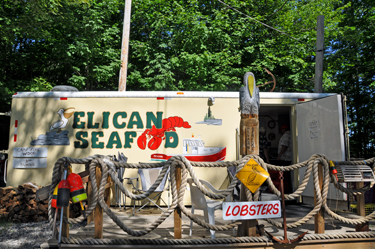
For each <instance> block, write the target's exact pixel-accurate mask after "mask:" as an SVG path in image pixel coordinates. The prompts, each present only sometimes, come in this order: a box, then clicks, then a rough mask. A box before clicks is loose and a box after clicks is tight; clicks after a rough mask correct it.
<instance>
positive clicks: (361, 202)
mask: <svg viewBox="0 0 375 249" xmlns="http://www.w3.org/2000/svg"><path fill="white" fill-rule="evenodd" d="M363 186H364V183H363V182H357V183H356V188H357V189H360V188H362V187H363ZM357 214H358V215H360V216H363V217H365V216H366V207H365V193H363V194H361V195H357ZM355 231H356V232H368V231H370V228H369V225H368V222H366V223H362V224H358V225H355Z"/></svg>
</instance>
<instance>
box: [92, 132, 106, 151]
mask: <svg viewBox="0 0 375 249" xmlns="http://www.w3.org/2000/svg"><path fill="white" fill-rule="evenodd" d="M98 137H104V134H103V132H102V131H98V132H96V131H93V132H92V133H91V147H92V148H93V149H103V148H104V143H103V142H99V143H98V141H99V138H98Z"/></svg>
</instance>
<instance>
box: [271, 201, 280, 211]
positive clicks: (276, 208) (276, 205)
mask: <svg viewBox="0 0 375 249" xmlns="http://www.w3.org/2000/svg"><path fill="white" fill-rule="evenodd" d="M278 207H279V203H276V204H275V205H274V206H273V212H272V213H273V214H278V213H279V208H278ZM275 211H276V213H275Z"/></svg>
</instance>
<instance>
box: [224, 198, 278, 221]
mask: <svg viewBox="0 0 375 249" xmlns="http://www.w3.org/2000/svg"><path fill="white" fill-rule="evenodd" d="M280 217H281V205H280V201H254V202H223V219H224V220H251V219H266V218H280Z"/></svg>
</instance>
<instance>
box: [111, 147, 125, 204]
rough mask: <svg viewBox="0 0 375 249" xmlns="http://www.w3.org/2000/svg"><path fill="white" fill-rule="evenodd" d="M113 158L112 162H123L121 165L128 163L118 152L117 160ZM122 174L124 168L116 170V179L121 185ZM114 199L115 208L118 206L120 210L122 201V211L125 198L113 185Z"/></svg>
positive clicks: (122, 180)
mask: <svg viewBox="0 0 375 249" xmlns="http://www.w3.org/2000/svg"><path fill="white" fill-rule="evenodd" d="M113 157H114V159H113V160H114V161H116V162H123V163H126V162H128V158H127V157H126V156H125V155H124V154H123V153H122V152H121V154H120V152H118V159H117V158H116V156H113ZM124 173H125V168H119V169H117V177H118V178H119V180H120V182H121V183H123V182H124ZM115 197H116V206H117V205H119V208H120V209H121V200H122V204H123V206H124V209H125V204H126V197H125V195H124V194H123V193H122V192H121V191H120V189H119V187H117V185H115Z"/></svg>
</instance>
